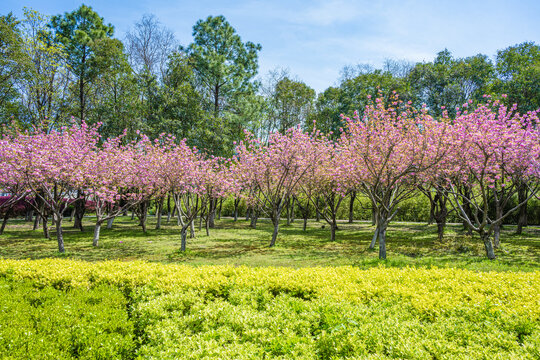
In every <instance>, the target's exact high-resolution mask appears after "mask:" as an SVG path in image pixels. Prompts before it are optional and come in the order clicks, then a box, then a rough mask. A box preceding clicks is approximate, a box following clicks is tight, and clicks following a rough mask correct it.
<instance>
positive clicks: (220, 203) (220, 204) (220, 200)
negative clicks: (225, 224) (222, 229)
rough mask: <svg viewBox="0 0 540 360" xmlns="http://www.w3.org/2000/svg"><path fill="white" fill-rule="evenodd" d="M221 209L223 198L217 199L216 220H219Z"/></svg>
mask: <svg viewBox="0 0 540 360" xmlns="http://www.w3.org/2000/svg"><path fill="white" fill-rule="evenodd" d="M222 208H223V198H221V199H219V209H218V213H217V219H218V220H221V209H222Z"/></svg>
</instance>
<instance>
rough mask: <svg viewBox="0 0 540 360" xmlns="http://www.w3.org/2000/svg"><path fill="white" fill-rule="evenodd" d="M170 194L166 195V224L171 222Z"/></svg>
mask: <svg viewBox="0 0 540 360" xmlns="http://www.w3.org/2000/svg"><path fill="white" fill-rule="evenodd" d="M171 215H172V214H171V194H168V195H167V224H168V223H170V222H171Z"/></svg>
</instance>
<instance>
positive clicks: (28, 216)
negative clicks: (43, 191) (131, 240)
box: [25, 209, 34, 222]
mask: <svg viewBox="0 0 540 360" xmlns="http://www.w3.org/2000/svg"><path fill="white" fill-rule="evenodd" d="M33 218H34V210H32V209H30V210H28V211H27V212H26V218H25V221H28V222H32V219H33Z"/></svg>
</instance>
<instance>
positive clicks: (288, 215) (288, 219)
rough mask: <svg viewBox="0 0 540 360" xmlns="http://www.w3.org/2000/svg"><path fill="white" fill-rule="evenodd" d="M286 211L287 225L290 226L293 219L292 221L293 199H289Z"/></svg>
mask: <svg viewBox="0 0 540 360" xmlns="http://www.w3.org/2000/svg"><path fill="white" fill-rule="evenodd" d="M285 213H286V214H287V226H289V225H291V223H292V221H291V200H290V199H287V209H286V211H285Z"/></svg>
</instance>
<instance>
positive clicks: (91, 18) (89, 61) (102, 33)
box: [50, 5, 114, 120]
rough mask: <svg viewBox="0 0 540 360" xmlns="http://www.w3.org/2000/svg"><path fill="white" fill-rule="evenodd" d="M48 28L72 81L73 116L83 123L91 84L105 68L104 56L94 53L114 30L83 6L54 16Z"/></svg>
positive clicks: (88, 104) (88, 103)
mask: <svg viewBox="0 0 540 360" xmlns="http://www.w3.org/2000/svg"><path fill="white" fill-rule="evenodd" d="M50 27H51V28H52V29H53V30H54V31H55V39H56V41H57V42H59V43H60V44H62V45H63V46H64V48H65V51H66V53H67V63H68V65H69V67H70V70H71V72H72V74H73V76H74V78H75V86H74V87H73V89H72V91H73V94H74V96H75V99H76V107H75V109H74V113H73V115H74V116H77V117H78V118H79V119H81V120H85V119H86V117H87V115H88V114H87V113H88V108H89V107H90V106H91V97H90V90H91V87H92V83H93V81H94V80H95V79H96V78H97V77H98V76H99V74H100V73H101V72H102V71H103V68H104V66H103V63H102V61H103V56H100V57H98V56H96V49H97V48H98V47H101V48H103V47H105V45H104V44H103V42H106V41H107V40H110V39H111V38H112V36H113V32H114V28H113V26H112V25H111V24H105V23H104V21H103V18H102V17H100V16H99V15H98V14H97V13H96V12H95V11H94V10H92V8H91V7H89V6H86V5H81V6H80V7H79V8H78V9H77V10H74V11H72V12H69V13H67V12H66V13H64V15H56V16H53V17H52V19H51V23H50ZM113 56H114V55H113Z"/></svg>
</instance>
